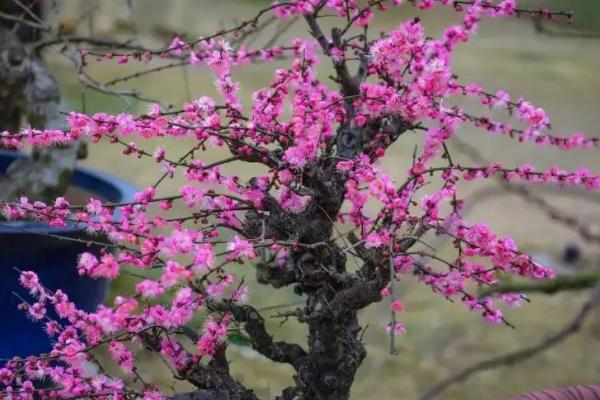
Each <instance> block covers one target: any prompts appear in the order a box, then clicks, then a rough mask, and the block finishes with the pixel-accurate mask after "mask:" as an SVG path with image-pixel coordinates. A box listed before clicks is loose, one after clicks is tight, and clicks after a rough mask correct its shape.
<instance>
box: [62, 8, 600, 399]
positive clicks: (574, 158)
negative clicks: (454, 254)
mask: <svg viewBox="0 0 600 400" xmlns="http://www.w3.org/2000/svg"><path fill="white" fill-rule="evenodd" d="M592 2H593V1H592V0H584V1H579V2H572V3H571V2H562V3H561V4H563V5H564V4H566V3H568V4H572V5H573V7H574V8H577V9H579V10H580V11H583V13H581V14H582V15H583V18H584V20H583V22H582V27H584V28H585V29H588V28H589V27H592V26H594V25H595V23H596V21H597V20H596V19H595V18H598V9H597V8H595V9H593V10H592V11H594V12H595V13H596V14H594V13H592V12H590V10H589V9H588V8H589V7H590V6H589V4H590V3H592ZM261 3H264V2H261V1H258V0H255V1H231V0H230V1H221V2H216V1H200V2H196V3H193V4H190V5H189V7H181V10H180V11H177V10H178V8H177V10H175V11H173V12H172V13H170V14H165V15H162V14H161V10H162V8H161V7H162V5H163V4H164V3H162V2H155V1H150V0H148V2H146V3H142V4H152V5H153V6H148V7H145V8H144V9H141V10H138V9H136V10H135V14H134V15H136V16H137V20H139V21H138V26H146V25H148V24H149V25H152V24H155V23H162V22H165V21H166V23H167V24H168V25H169V26H170V27H171V28H172V29H177V30H179V31H188V32H191V33H193V34H195V35H198V34H203V33H207V32H210V31H212V30H214V29H215V28H218V27H219V25H220V23H221V21H223V22H225V23H228V22H231V21H232V20H234V19H236V18H237V19H238V20H243V19H244V17H247V16H249V15H252V14H251V13H252V11H251V10H255V9H256V8H257V6H260V4H261ZM134 4H135V3H134ZM138 4H139V3H138ZM174 4H175V2H174ZM586 7H588V8H586ZM173 8H174V9H175V8H176V7H173ZM413 11H414V10H412V8H410V7H404V8H403V11H401V12H398V13H391V14H389V15H386V16H383V17H381V18H379V19H376V22H375V24H374V27H377V29H378V30H383V29H385V28H389V27H392V26H395V25H396V24H398V23H399V22H400V21H402V20H403V19H405V18H407V17H409V16H412V15H414V14H413ZM140 15H141V16H140ZM424 17H425V20H426V23H427V24H428V26H429V27H430V28H431V34H432V35H435V34H437V33H439V31H440V26H441V25H440V22H441V21H443V20H445V19H446V18H454V19H456V16H454V15H451V14H450V15H449V14H446V13H438V12H435V13H432V15H427V14H425V15H424ZM590 18H591V20H590ZM142 24H146V25H142ZM140 29H141V28H140ZM300 35H301V36H306V29H305V27H304V25H303V24H302V22H299V23H297V24H296V25H295V26H294V28H293V29H292V30H291V31H290V32H289V33H288V34H286V35H285V37H284V39H288V38H291V37H295V36H300ZM454 62H455V71H456V72H457V74H458V76H459V77H460V78H461V81H462V82H463V83H469V82H481V83H483V84H484V85H485V86H486V88H488V89H489V91H492V92H495V91H496V90H498V89H507V90H509V91H510V92H511V93H512V94H513V95H514V96H515V97H517V96H520V95H523V96H525V97H526V98H527V99H529V100H531V101H533V102H534V103H536V104H538V105H539V106H542V107H544V108H545V109H546V110H547V111H548V112H549V114H550V115H551V117H552V120H553V126H554V132H555V133H560V132H573V131H575V130H580V129H581V130H585V131H586V132H587V133H588V134H590V135H595V136H597V135H599V134H600V128H599V124H598V121H599V120H600V95H599V93H600V74H599V72H598V71H600V40H582V39H578V40H574V39H566V38H552V39H551V38H548V37H546V36H540V35H537V34H536V33H535V32H534V29H533V25H532V24H531V23H530V22H529V21H527V20H526V19H521V20H516V19H512V20H503V21H491V22H489V21H486V23H485V24H484V25H483V27H482V29H481V31H480V33H479V35H478V36H477V37H476V39H475V40H474V41H473V42H472V43H471V44H469V45H467V46H464V47H463V48H461V49H460V50H459V51H458V54H457V55H456V57H455V60H454ZM280 64H281V65H283V64H285V63H280ZM52 65H53V68H54V69H55V71H56V74H57V76H58V77H59V80H60V82H61V85H62V87H63V91H64V94H65V96H66V97H67V98H68V99H69V101H70V103H71V104H72V105H73V106H74V108H76V109H80V107H81V99H82V97H81V87H80V86H79V85H78V83H77V82H76V80H75V78H74V77H73V75H72V73H71V72H72V69H71V66H70V65H69V64H68V63H67V62H65V61H64V60H62V59H60V58H53V59H52ZM277 65H278V64H277V63H276V64H275V65H251V66H249V67H246V68H244V69H241V70H238V71H236V74H235V78H236V79H239V81H240V82H241V83H242V91H243V95H244V96H245V98H246V99H247V98H248V97H249V94H250V93H251V92H252V90H254V89H255V88H257V87H260V86H262V85H264V84H265V83H267V82H268V81H269V79H270V78H271V76H272V71H273V70H274V69H275V68H276V67H277ZM326 67H327V66H326V65H325V66H324V68H323V73H322V74H321V76H322V78H323V79H326V77H327V75H328V74H329V73H328V72H327V69H326ZM136 68H138V67H136V66H135V64H134V65H128V66H126V67H123V66H117V65H116V62H112V63H110V62H108V63H107V62H103V63H99V64H95V65H92V67H91V71H92V73H93V75H94V76H96V77H98V78H101V79H105V80H106V79H109V78H114V77H116V76H122V75H126V74H127V72H131V71H132V70H134V69H136ZM186 74H187V81H188V82H189V85H188V88H187V89H186V88H185V80H184V75H183V72H182V70H170V71H167V72H164V73H161V74H158V75H151V76H147V77H143V78H140V79H138V80H137V81H136V82H135V84H134V85H133V86H135V87H137V88H141V89H143V90H144V93H145V94H147V95H148V96H156V97H159V98H161V99H162V100H163V101H166V102H171V103H173V104H174V105H175V107H177V106H178V105H180V104H181V103H182V101H185V100H186V98H187V97H188V96H191V97H192V98H195V97H198V96H200V95H203V94H214V89H213V86H212V81H213V78H212V77H211V75H210V73H209V72H208V71H207V70H205V69H203V68H200V69H187V70H186ZM131 86H132V84H131V83H128V85H127V87H131ZM85 99H86V108H87V111H97V110H102V111H110V112H117V111H120V110H122V109H123V102H122V101H121V100H119V99H117V98H114V97H108V96H102V95H98V94H95V93H91V92H89V91H86V92H85ZM246 105H248V103H246ZM132 108H133V109H134V110H137V111H139V110H143V106H141V105H139V104H135V103H134V104H133V105H132ZM501 115H502V113H501V112H498V117H500V116H501ZM460 136H461V137H462V138H463V139H465V140H468V141H469V142H471V143H472V144H475V145H477V146H478V148H479V149H480V150H481V151H482V152H483V153H484V154H485V155H486V156H487V157H488V158H491V159H495V160H501V161H503V162H505V163H506V164H507V165H510V166H512V165H518V164H522V163H525V162H532V161H533V162H534V163H535V164H537V165H539V166H540V167H548V166H550V165H552V164H560V165H561V166H563V167H566V168H575V167H577V166H580V165H586V166H588V167H589V168H590V169H592V170H596V171H597V170H599V169H600V157H599V153H598V151H599V150H597V149H596V150H591V151H588V152H577V153H572V154H563V153H560V152H558V151H555V150H551V149H542V148H537V147H535V146H533V145H529V144H525V145H519V144H517V143H515V142H513V141H510V140H507V139H505V138H502V137H490V136H489V135H487V134H486V133H484V132H481V131H477V130H474V129H470V128H466V129H464V130H463V131H461V132H460ZM419 142H420V138H419V137H418V136H416V135H412V136H407V137H406V138H403V140H400V141H399V142H398V143H396V144H395V145H394V147H393V149H392V151H391V152H390V156H389V157H388V158H387V159H386V160H385V161H384V162H383V166H384V167H385V169H386V170H387V171H390V172H391V173H392V174H393V175H394V176H396V177H397V178H399V179H400V178H401V177H402V175H403V171H404V170H405V169H406V166H407V165H408V162H409V161H410V157H411V153H412V148H413V146H414V145H415V144H417V143H419ZM157 145H161V146H164V147H166V148H167V150H168V152H170V153H171V154H172V155H173V157H178V156H179V155H180V154H183V153H184V152H185V151H186V150H187V148H188V146H189V145H190V142H189V141H186V140H182V141H179V142H177V141H169V142H166V141H165V142H163V141H161V142H159V141H153V142H152V143H146V144H145V145H144V146H147V147H148V148H149V149H153V148H154V147H155V146H157ZM221 155H222V154H219V153H217V152H211V153H207V154H205V155H204V156H203V157H205V159H206V161H211V160H216V159H218V158H219V157H220V156H221ZM456 157H457V158H459V159H460V158H462V159H463V160H466V159H465V158H464V157H460V156H458V155H457V156H456ZM85 164H86V165H90V166H93V167H96V168H100V169H103V170H106V171H109V172H111V173H113V174H116V175H119V176H122V177H125V178H128V179H130V180H132V181H133V182H134V183H136V184H137V185H139V186H140V187H145V186H148V185H150V184H152V183H154V181H155V180H156V178H157V176H158V175H159V173H160V172H159V171H158V170H157V166H156V165H155V164H154V163H153V162H148V161H147V160H141V159H140V160H138V159H134V158H131V157H125V156H123V155H122V154H121V148H119V147H114V145H111V144H107V143H101V144H99V145H92V146H90V157H89V158H88V160H86V161H85ZM225 170H226V171H228V172H230V173H237V174H240V175H242V176H243V177H250V176H252V175H253V174H255V173H256V171H255V170H252V168H248V166H244V168H243V169H242V168H240V166H239V165H233V166H230V167H228V168H226V169H225ZM181 182H182V180H181V178H176V179H173V180H169V181H166V182H164V183H163V184H162V185H161V191H162V192H163V193H165V194H167V193H173V192H175V191H176V190H177V187H178V185H179V184H180V183H181ZM489 185H491V183H483V184H472V185H467V186H464V187H462V188H461V194H462V195H463V196H464V197H467V198H468V197H469V196H470V195H471V194H473V193H475V192H477V191H481V190H486V188H489ZM596 199H597V198H596ZM550 201H551V202H552V203H553V204H556V205H559V206H561V207H563V208H564V209H565V210H566V211H568V212H570V213H572V214H573V215H576V216H577V217H579V218H582V219H584V220H586V221H589V222H590V223H591V224H594V225H595V226H598V224H600V214H599V212H598V211H599V209H600V204H599V203H598V201H591V202H590V201H583V200H581V199H578V198H573V197H564V196H552V197H551V198H550ZM468 220H469V221H472V222H477V221H482V220H485V221H487V222H489V223H490V224H491V225H492V226H493V227H494V228H495V229H496V231H497V232H499V233H502V234H510V235H512V236H513V237H514V238H515V239H516V240H517V242H518V243H519V245H520V247H521V248H524V249H527V250H530V251H535V252H544V253H547V254H550V255H552V256H555V257H558V256H559V255H560V251H561V249H562V248H563V247H564V245H565V244H567V243H578V244H580V245H582V246H583V248H584V249H585V253H584V254H585V255H586V264H587V265H588V266H589V268H596V269H598V261H599V257H598V256H599V255H600V251H599V250H600V249H598V248H595V247H591V246H587V245H585V244H583V243H581V242H580V240H579V238H578V237H577V236H576V235H575V234H574V233H572V232H570V231H569V230H567V229H565V228H563V227H561V226H560V225H556V224H555V223H552V222H550V221H548V220H547V219H546V218H545V216H544V215H543V214H542V213H541V212H540V211H539V210H536V209H535V208H534V207H531V206H528V205H527V204H525V203H524V202H523V201H522V200H520V199H518V198H514V197H512V196H497V197H493V198H491V199H487V200H486V201H485V202H481V203H477V204H475V205H474V206H473V208H472V209H471V212H470V214H469V217H468ZM441 251H442V252H448V249H441ZM239 269H240V271H238V274H242V275H245V276H246V278H247V279H246V282H251V281H252V279H250V278H252V276H253V271H252V267H251V266H250V265H246V266H240V267H239ZM131 285H132V281H131V278H128V277H126V276H124V277H123V278H122V279H120V280H117V281H116V282H115V283H114V285H113V288H112V294H111V295H114V294H117V293H126V292H128V291H129V290H130V289H131ZM250 285H251V288H252V289H253V290H252V291H251V301H252V303H253V304H255V305H257V306H258V307H266V306H273V305H277V304H285V303H289V302H290V301H295V300H296V298H295V297H293V295H292V294H291V291H286V290H280V291H272V290H270V289H265V288H260V287H257V285H255V284H252V283H251V284H250ZM398 292H399V293H400V297H401V298H402V299H403V300H404V301H405V303H406V311H405V312H404V313H403V314H402V315H401V316H400V320H401V321H402V322H403V323H404V324H405V325H406V327H407V331H408V332H407V334H406V335H405V336H403V337H401V338H399V339H398V340H397V342H398V350H399V354H398V355H397V356H390V355H389V354H388V349H389V343H388V338H387V337H386V335H385V333H384V331H383V326H384V325H385V324H386V323H387V318H388V312H387V307H386V305H383V304H380V305H376V306H374V307H372V308H370V309H369V310H367V311H365V312H363V313H362V314H361V322H362V324H363V326H366V325H368V326H369V328H368V329H367V331H366V334H365V337H364V338H365V342H366V343H367V348H368V352H369V356H368V358H367V359H366V361H365V363H364V365H363V367H362V368H361V370H360V372H359V375H358V378H357V382H356V386H355V387H354V390H353V398H354V399H378V400H386V399H414V398H416V396H417V395H418V394H419V393H421V392H423V391H425V390H426V389H427V388H428V387H429V386H430V385H431V384H433V383H434V382H435V381H436V380H438V379H440V378H442V377H444V376H447V375H448V374H450V373H452V372H456V371H457V370H459V369H460V368H461V367H463V366H467V365H469V364H470V363H472V362H474V361H477V360H481V359H484V358H486V357H489V356H490V355H493V354H498V353H500V352H504V351H509V350H514V349H517V348H519V347H521V346H524V345H528V344H533V343H536V342H537V341H538V340H539V339H540V338H542V337H544V336H546V335H548V334H550V333H551V332H554V331H556V330H558V329H559V328H560V327H561V326H562V325H563V324H564V323H565V322H566V321H568V320H570V319H571V318H572V317H573V315H574V313H575V312H576V310H577V307H578V305H579V304H580V303H581V302H582V301H583V299H584V298H585V294H574V293H570V294H562V295H556V296H552V297H545V296H533V297H532V302H531V303H530V304H527V305H525V306H524V307H523V308H522V309H518V310H509V311H507V316H508V319H509V320H510V321H511V322H512V323H514V324H515V325H516V326H517V329H516V330H511V329H509V328H506V327H502V326H501V327H494V326H489V325H487V324H485V323H484V322H483V321H481V319H480V318H479V317H478V316H477V315H476V314H473V313H469V312H467V311H465V310H464V308H463V307H462V306H461V305H460V304H451V303H449V302H447V301H445V300H443V299H442V298H440V297H439V296H436V295H433V294H431V293H430V292H429V291H428V290H426V289H424V288H423V287H421V286H419V285H417V284H416V282H414V281H406V282H402V283H401V284H400V285H399V290H398ZM267 315H268V314H267ZM268 322H269V326H270V329H271V331H272V333H273V334H275V335H276V336H277V337H281V338H287V339H296V340H304V337H305V335H306V332H305V331H304V330H303V329H302V328H301V327H299V326H298V325H297V324H295V323H293V322H288V323H286V324H284V325H280V324H279V322H280V321H279V320H275V319H269V321H268ZM599 339H600V312H599V311H595V315H593V316H592V318H590V320H589V321H588V323H587V324H586V325H585V327H584V329H583V332H582V334H579V335H577V336H575V337H572V338H570V339H568V340H567V341H565V342H564V343H562V344H561V345H560V346H559V347H557V348H555V349H552V350H551V351H548V352H546V353H544V354H543V355H540V356H538V357H535V358H534V359H532V360H530V361H527V362H525V363H522V364H518V365H515V366H512V367H506V368H500V369H496V370H493V371H489V372H485V373H482V374H480V375H478V376H476V377H474V378H473V379H471V380H469V381H468V382H467V383H465V384H464V385H460V386H457V387H455V388H453V389H451V390H449V391H448V392H446V393H443V394H442V395H441V396H440V398H441V399H456V400H459V399H461V400H462V399H481V400H492V399H503V398H505V397H507V396H509V395H514V394H517V393H520V392H524V391H527V390H530V389H534V388H544V387H552V386H560V385H569V384H576V383H591V382H596V383H597V382H599V381H600V356H599V355H598V354H600V341H599ZM138 357H139V358H140V359H145V360H147V361H148V366H149V367H150V368H148V371H146V375H147V376H152V377H153V378H154V379H156V380H158V381H160V382H161V383H164V384H166V385H170V384H172V379H171V378H169V376H168V374H167V373H166V370H164V369H161V367H160V366H161V364H160V363H159V362H157V359H155V358H153V357H152V356H149V355H147V354H143V353H140V354H138ZM231 360H232V365H231V366H232V369H233V371H234V372H235V374H236V375H237V376H238V377H239V378H240V379H242V380H243V381H244V382H245V383H246V384H248V385H249V386H251V387H253V388H256V390H257V391H258V392H260V393H261V394H263V395H267V394H270V395H272V396H274V395H276V394H277V393H279V391H280V390H281V388H282V387H285V386H286V385H287V384H289V383H290V382H291V381H290V372H291V371H290V370H289V369H288V368H287V367H285V366H283V367H282V366H281V365H275V364H273V363H270V362H268V361H266V360H264V359H262V358H261V357H258V356H256V355H255V354H253V353H252V351H250V350H249V349H246V348H232V350H231Z"/></svg>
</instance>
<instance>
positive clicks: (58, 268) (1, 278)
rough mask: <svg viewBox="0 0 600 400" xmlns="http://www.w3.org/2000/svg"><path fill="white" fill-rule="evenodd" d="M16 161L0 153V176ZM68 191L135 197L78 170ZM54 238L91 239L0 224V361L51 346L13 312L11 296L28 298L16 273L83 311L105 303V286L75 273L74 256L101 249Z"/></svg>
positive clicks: (124, 187)
mask: <svg viewBox="0 0 600 400" xmlns="http://www.w3.org/2000/svg"><path fill="white" fill-rule="evenodd" d="M17 157H23V156H22V155H19V154H15V153H14V152H7V151H0V174H1V173H2V172H4V171H5V170H6V168H7V167H8V166H9V165H10V163H11V162H12V161H13V160H15V158H17ZM71 186H72V187H74V188H77V189H78V190H82V191H84V192H85V193H87V194H88V195H89V196H93V197H96V198H99V199H102V200H105V201H109V202H124V201H130V200H132V198H133V195H134V193H135V188H134V187H133V186H132V185H130V184H129V183H127V182H126V181H124V180H122V179H120V178H116V177H114V176H110V175H107V174H104V173H101V172H98V171H94V170H91V169H88V168H81V167H79V168H77V169H76V171H75V173H74V176H73V180H72V184H71ZM47 234H51V235H52V236H49V235H47ZM54 236H61V237H66V238H78V239H89V238H90V237H89V236H87V235H86V233H85V231H84V230H83V229H82V228H81V227H75V226H68V227H66V228H64V229H60V228H53V227H49V226H47V225H46V224H44V223H41V222H35V221H27V222H5V221H0V273H1V275H0V359H6V358H10V357H12V356H15V355H18V356H27V355H31V354H39V353H42V352H47V351H49V350H50V348H51V343H52V342H51V339H50V338H49V337H48V336H47V335H46V333H45V331H44V324H43V323H40V322H33V321H32V320H31V319H30V318H28V317H27V316H26V314H25V312H23V311H21V310H18V309H17V306H18V304H20V303H21V301H20V300H19V298H18V297H17V296H15V294H14V293H18V294H19V295H20V296H22V297H23V298H25V299H28V300H30V299H31V298H30V296H29V295H28V293H27V291H26V290H24V289H23V288H22V287H21V286H20V285H19V282H18V277H19V273H18V271H17V269H19V270H29V271H35V272H36V273H37V274H38V275H39V277H40V280H41V282H42V283H43V284H44V286H46V287H48V288H49V289H51V290H55V289H59V288H60V289H62V290H63V291H64V292H65V293H67V294H68V296H69V298H70V299H71V300H72V301H73V302H74V303H75V304H76V305H77V306H78V307H80V308H81V309H83V310H86V311H93V310H94V309H95V308H96V306H97V305H98V304H100V303H101V302H102V300H103V299H104V296H105V294H106V289H107V282H106V281H105V280H102V279H91V278H86V277H81V276H79V275H78V274H77V270H76V264H77V258H78V255H79V254H81V253H82V252H84V251H89V252H92V253H95V254H99V253H100V246H98V245H91V246H88V245H87V243H81V242H76V241H72V240H65V239H62V240H61V239H59V238H57V237H54ZM95 239H96V240H98V238H97V237H96V238H95ZM49 316H50V317H52V314H49ZM1 364H2V361H1V360H0V365H1Z"/></svg>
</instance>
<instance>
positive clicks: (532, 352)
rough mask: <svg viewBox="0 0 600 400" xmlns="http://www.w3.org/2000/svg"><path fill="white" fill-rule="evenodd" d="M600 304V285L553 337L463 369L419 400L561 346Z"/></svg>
mask: <svg viewBox="0 0 600 400" xmlns="http://www.w3.org/2000/svg"><path fill="white" fill-rule="evenodd" d="M599 302H600V284H598V285H596V286H595V288H594V290H593V291H592V293H591V295H590V297H589V298H588V300H586V302H585V303H583V305H582V306H581V308H580V310H579V312H578V313H577V315H576V316H575V318H573V319H572V320H571V322H569V323H568V324H567V325H565V326H564V327H563V328H562V329H560V330H559V331H557V332H555V333H554V334H553V335H550V336H548V337H547V338H544V339H542V340H541V341H540V342H538V343H537V344H535V345H533V346H530V347H524V348H522V349H520V350H517V351H514V352H512V353H507V354H503V355H500V356H498V357H494V358H490V359H488V360H483V361H480V362H478V363H476V364H474V365H471V366H470V367H467V368H465V369H463V370H462V371H460V372H458V373H456V374H454V375H451V376H449V377H448V378H446V379H444V380H442V381H440V382H438V383H437V384H435V385H433V386H432V387H431V388H430V389H429V390H428V391H427V392H425V393H424V394H423V395H421V396H420V397H419V400H431V399H433V398H434V397H436V396H438V395H439V394H440V393H442V392H444V391H445V390H446V389H448V388H449V387H450V386H453V385H456V384H458V383H460V382H463V381H465V380H467V379H469V378H470V377H471V376H472V375H474V374H477V373H480V372H483V371H486V370H489V369H494V368H498V367H502V366H507V365H514V364H516V363H519V362H521V361H525V360H527V359H529V358H532V357H534V356H536V355H538V354H540V353H542V352H544V351H546V350H548V349H550V348H552V347H554V346H556V345H558V344H560V343H561V342H562V341H563V340H565V339H566V338H568V337H569V336H571V335H573V334H575V333H577V332H579V330H580V329H581V327H582V325H583V323H584V322H585V319H586V318H587V316H588V315H589V313H590V311H591V310H592V309H593V308H594V307H595V306H597V305H598V303H599Z"/></svg>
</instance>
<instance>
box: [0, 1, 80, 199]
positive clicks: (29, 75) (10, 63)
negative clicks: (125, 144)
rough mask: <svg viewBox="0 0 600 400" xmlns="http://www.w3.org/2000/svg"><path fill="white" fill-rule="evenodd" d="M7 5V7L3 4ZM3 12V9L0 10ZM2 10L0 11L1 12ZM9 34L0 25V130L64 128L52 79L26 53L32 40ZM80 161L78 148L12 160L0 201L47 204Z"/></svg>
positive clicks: (24, 33) (25, 34)
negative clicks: (23, 126) (23, 125)
mask: <svg viewBox="0 0 600 400" xmlns="http://www.w3.org/2000/svg"><path fill="white" fill-rule="evenodd" d="M5 3H11V2H5ZM3 7H6V5H3ZM6 11H7V10H4V9H3V12H6ZM19 28H20V29H17V30H16V31H14V30H13V29H12V26H8V25H7V24H6V23H4V24H3V25H1V26H0V102H2V104H3V105H6V106H3V107H2V108H1V109H0V129H2V130H4V129H7V130H10V131H13V132H14V131H18V130H19V128H20V126H21V123H22V122H23V120H26V121H27V123H28V124H29V125H30V126H31V127H33V128H56V129H64V128H65V120H64V115H63V113H62V112H61V111H65V110H66V109H65V106H64V104H63V110H61V101H60V93H59V90H58V85H57V83H56V80H55V79H54V77H53V76H52V74H51V73H50V71H49V70H48V69H47V67H46V66H45V65H44V63H43V62H42V61H41V60H40V59H39V58H38V57H37V56H36V55H35V54H33V53H32V51H31V50H30V48H29V47H28V41H30V40H32V39H34V38H35V37H36V36H37V35H36V34H35V32H33V31H32V30H31V29H24V28H22V27H21V26H19ZM84 156H85V146H84V144H83V143H79V142H78V143H76V144H73V145H68V146H62V147H54V148H48V149H37V148H36V149H33V151H32V153H31V157H28V158H23V159H19V160H17V161H15V162H14V163H13V164H12V165H11V166H10V167H9V168H8V170H7V171H6V173H5V175H4V176H3V177H2V180H1V181H0V199H3V200H9V201H12V200H15V199H17V198H18V197H20V196H23V195H24V196H27V197H29V198H31V199H35V200H44V201H51V200H52V199H54V198H56V197H58V196H62V195H63V194H64V193H65V191H66V189H67V188H68V186H69V184H70V181H71V177H72V175H73V170H74V168H75V163H76V161H77V159H79V158H82V157H84Z"/></svg>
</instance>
